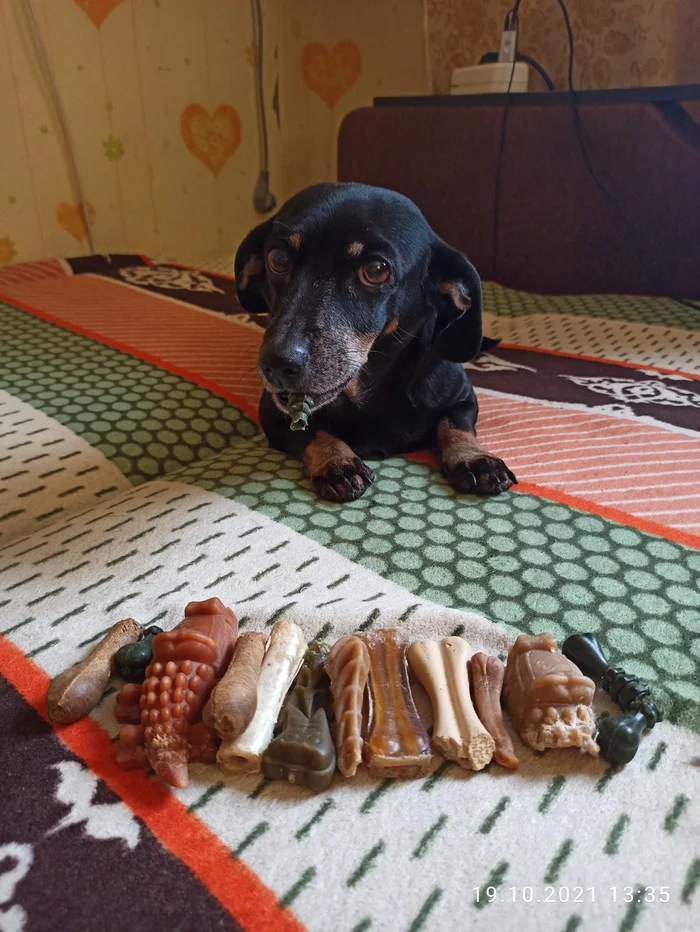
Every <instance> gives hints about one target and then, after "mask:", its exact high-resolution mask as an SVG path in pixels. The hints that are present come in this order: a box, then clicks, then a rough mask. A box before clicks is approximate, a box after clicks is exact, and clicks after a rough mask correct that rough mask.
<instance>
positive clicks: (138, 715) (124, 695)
mask: <svg viewBox="0 0 700 932" xmlns="http://www.w3.org/2000/svg"><path fill="white" fill-rule="evenodd" d="M237 637H238V623H237V621H236V616H235V615H234V614H233V612H232V611H231V609H230V608H226V607H225V606H224V605H223V604H222V603H221V602H220V601H219V599H207V601H206V602H190V603H189V605H188V606H187V607H186V608H185V619H184V621H182V622H180V624H179V625H177V627H175V628H173V630H172V631H165V632H164V633H163V634H159V635H157V636H156V637H155V639H154V641H153V662H152V663H151V664H150V665H149V666H148V667H147V669H146V680H145V681H144V683H143V685H142V686H140V687H139V686H136V685H135V684H129V685H127V686H125V687H124V688H123V689H122V690H121V692H120V693H119V695H118V696H117V704H116V708H115V715H116V716H117V721H119V722H121V723H122V724H123V725H124V727H123V728H122V729H121V731H120V733H119V741H118V743H117V749H116V761H117V764H118V765H119V766H120V767H124V768H125V769H130V768H134V767H144V766H145V765H146V763H148V764H150V765H151V767H153V769H154V770H155V772H156V773H157V774H158V776H159V777H160V778H161V779H162V780H164V781H165V782H166V783H169V784H170V785H171V786H175V787H180V788H182V787H186V786H187V784H188V782H189V776H188V772H187V765H188V762H189V761H205V762H207V763H213V762H214V760H215V757H216V745H217V739H216V735H215V733H214V731H213V730H212V729H211V728H207V726H206V725H204V724H203V723H202V722H201V715H202V709H203V708H204V705H205V703H206V701H207V699H208V698H209V694H210V693H211V690H212V688H213V686H214V684H215V683H216V681H217V680H218V678H219V677H220V676H221V674H222V673H223V672H224V670H226V669H227V667H228V665H229V663H230V662H231V657H232V655H233V648H234V645H235V643H236V638H237ZM136 722H139V724H136ZM127 723H128V724H127Z"/></svg>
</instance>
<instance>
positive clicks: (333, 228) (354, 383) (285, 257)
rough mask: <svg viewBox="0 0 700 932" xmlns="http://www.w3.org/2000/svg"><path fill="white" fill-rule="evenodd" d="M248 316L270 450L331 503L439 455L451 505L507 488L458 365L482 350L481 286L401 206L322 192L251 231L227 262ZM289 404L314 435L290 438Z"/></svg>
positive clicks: (393, 198) (365, 194)
mask: <svg viewBox="0 0 700 932" xmlns="http://www.w3.org/2000/svg"><path fill="white" fill-rule="evenodd" d="M235 274H236V281H237V282H238V297H239V300H240V303H241V305H242V306H243V308H244V309H245V310H247V311H250V312H251V313H256V314H269V323H268V326H267V329H266V331H265V337H264V339H263V342H262V346H261V348H260V355H259V359H258V364H259V369H260V374H261V376H262V379H263V382H264V386H265V393H264V395H263V399H262V402H261V405H260V420H261V424H262V427H263V430H264V431H265V434H266V436H267V439H268V440H269V442H270V443H271V444H272V446H274V447H276V448H277V449H279V450H283V451H284V452H286V453H288V454H291V455H292V456H295V457H298V458H300V459H301V460H303V462H304V464H305V465H306V467H307V469H308V470H309V473H310V474H311V478H312V481H313V484H314V487H315V489H316V490H317V492H318V493H319V494H320V495H322V496H323V497H324V498H327V499H330V500H332V501H348V500H350V499H354V498H358V497H359V496H360V495H362V494H363V493H364V492H365V491H366V490H367V488H368V487H369V485H370V484H371V483H372V481H373V475H372V471H371V469H369V467H368V466H366V465H365V463H364V462H363V459H374V458H381V457H386V456H393V455H395V454H398V453H406V452H409V451H411V450H416V449H419V448H424V447H434V446H436V445H437V447H438V448H439V450H440V454H441V456H442V464H443V471H444V473H445V476H446V477H447V478H448V480H449V481H450V483H451V484H452V485H453V486H454V488H455V489H457V490H458V491H459V492H472V493H476V494H478V495H494V494H497V493H498V492H502V491H504V490H505V489H508V488H509V487H510V486H511V485H512V484H513V483H514V482H516V479H515V476H514V475H513V473H512V472H511V471H510V470H509V469H508V468H507V466H506V465H505V464H504V463H503V462H502V460H500V459H498V458H497V457H495V456H492V455H491V454H490V453H487V452H486V451H485V450H484V449H483V448H482V447H480V446H479V444H478V443H477V441H476V437H475V425H476V417H477V401H476V396H475V395H474V390H473V389H472V387H471V385H470V383H469V380H468V379H467V376H466V373H465V371H464V369H463V367H462V365H461V363H463V362H466V361H468V360H470V359H472V358H473V357H474V356H476V354H477V353H478V352H479V348H480V346H481V341H482V334H481V282H480V280H479V276H478V274H477V272H476V270H475V269H474V267H473V266H472V265H471V263H470V262H468V260H467V259H466V257H465V256H464V255H463V254H462V253H460V252H458V251H457V250H455V249H452V248H451V247H450V246H448V245H447V244H446V243H444V242H443V241H442V240H441V239H439V237H438V236H436V234H435V233H434V232H433V230H432V229H431V228H430V226H429V225H428V223H427V221H426V220H425V218H424V217H423V215H422V214H421V212H420V211H419V210H418V208H417V207H416V206H415V204H413V203H412V202H411V201H410V200H408V198H405V197H403V196H402V195H400V194H396V193H395V192H393V191H387V190H384V189H383V188H373V187H368V186H366V185H359V184H319V185H314V186H313V187H310V188H306V189H305V190H303V191H301V192H300V193H299V194H297V195H295V196H294V197H292V198H291V199H290V200H289V201H287V203H286V204H285V205H284V206H283V207H282V209H281V210H280V211H279V213H278V214H277V215H276V216H275V217H273V218H271V219H270V220H267V221H265V222H264V223H262V224H260V226H258V227H256V228H255V229H254V230H252V231H251V232H250V233H249V234H248V236H247V237H246V238H245V240H244V241H243V242H242V244H241V246H240V248H239V250H238V253H237V255H236V262H235ZM291 393H304V394H307V395H310V396H311V397H312V398H313V401H314V413H313V414H312V417H311V424H310V429H309V430H307V431H302V432H292V431H291V430H290V429H289V415H288V411H287V405H288V402H289V396H290V394H291Z"/></svg>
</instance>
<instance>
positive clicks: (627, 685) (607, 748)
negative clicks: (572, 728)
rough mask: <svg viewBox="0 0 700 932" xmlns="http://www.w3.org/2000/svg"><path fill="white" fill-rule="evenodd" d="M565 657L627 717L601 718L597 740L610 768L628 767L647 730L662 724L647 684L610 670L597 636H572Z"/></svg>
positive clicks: (617, 668) (612, 669)
mask: <svg viewBox="0 0 700 932" xmlns="http://www.w3.org/2000/svg"><path fill="white" fill-rule="evenodd" d="M561 650H562V653H563V654H564V656H565V657H568V658H569V660H572V661H573V662H574V663H575V664H576V665H577V666H578V667H579V668H580V670H581V672H582V673H585V674H586V676H590V677H591V679H593V680H595V682H596V684H597V685H598V686H600V688H601V689H604V690H605V692H606V693H607V694H608V695H609V696H610V698H611V699H612V700H613V701H614V702H616V703H617V704H618V705H619V706H620V708H621V709H622V711H623V712H627V713H629V714H627V715H620V716H618V717H616V718H610V717H608V718H601V719H599V721H598V735H597V738H596V740H597V741H598V744H599V745H600V756H601V757H602V758H603V759H604V760H606V761H608V762H609V763H611V764H628V763H629V762H630V761H631V760H632V758H633V757H634V755H635V754H636V753H637V751H638V749H639V743H640V741H641V740H642V735H643V734H644V731H645V729H647V728H653V727H654V725H655V724H656V723H657V722H660V721H661V713H660V712H659V710H658V708H657V707H656V705H655V703H654V702H653V700H652V698H651V691H650V689H649V687H648V686H647V685H646V683H642V682H641V680H640V679H639V678H638V677H636V676H634V675H633V674H631V673H625V671H624V670H623V669H622V668H621V667H611V666H610V664H609V662H608V659H607V657H606V656H605V654H604V653H603V648H602V647H601V646H600V642H599V641H598V638H597V637H596V636H595V634H572V635H571V637H568V638H567V639H566V640H565V641H564V643H563V645H562V649H561Z"/></svg>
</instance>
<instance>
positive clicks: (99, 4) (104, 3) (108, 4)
mask: <svg viewBox="0 0 700 932" xmlns="http://www.w3.org/2000/svg"><path fill="white" fill-rule="evenodd" d="M123 2H124V0H73V3H74V4H75V5H76V6H79V7H80V9H81V10H82V11H83V12H84V13H85V15H86V16H87V18H88V19H89V20H90V22H91V23H92V24H93V25H94V26H96V27H97V28H98V29H99V28H100V26H101V25H102V23H104V21H105V20H106V19H107V17H108V16H109V14H110V13H111V12H112V10H113V9H114V8H115V7H117V6H119V4H120V3H123Z"/></svg>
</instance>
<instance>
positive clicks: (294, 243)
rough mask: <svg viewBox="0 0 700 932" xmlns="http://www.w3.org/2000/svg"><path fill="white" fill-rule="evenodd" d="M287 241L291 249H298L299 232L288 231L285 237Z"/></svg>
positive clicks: (299, 242)
mask: <svg viewBox="0 0 700 932" xmlns="http://www.w3.org/2000/svg"><path fill="white" fill-rule="evenodd" d="M287 242H288V243H289V245H290V246H291V247H292V249H299V247H300V246H301V233H290V234H289V236H288V237H287Z"/></svg>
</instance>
